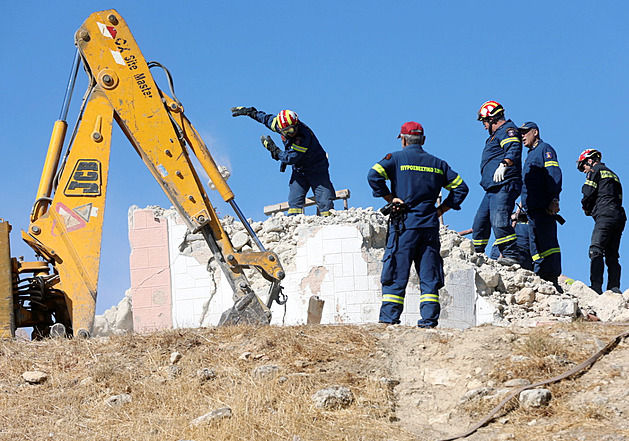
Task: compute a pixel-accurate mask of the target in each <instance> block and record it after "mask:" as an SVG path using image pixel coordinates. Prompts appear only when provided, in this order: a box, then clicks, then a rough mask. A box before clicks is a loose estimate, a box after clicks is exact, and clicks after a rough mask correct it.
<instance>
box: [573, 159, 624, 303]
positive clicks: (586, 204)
mask: <svg viewBox="0 0 629 441" xmlns="http://www.w3.org/2000/svg"><path fill="white" fill-rule="evenodd" d="M601 159H602V155H601V152H599V151H598V150H596V149H587V150H584V151H583V152H582V153H581V154H580V155H579V159H578V160H577V169H578V170H579V171H580V172H583V173H585V184H583V187H582V189H581V192H582V193H583V199H581V206H582V208H583V211H584V212H585V215H586V216H592V217H593V218H594V231H592V241H591V243H590V250H589V256H590V288H592V289H593V290H594V291H596V292H597V293H599V294H602V293H603V272H604V263H605V264H607V289H608V290H611V291H613V292H615V293H618V294H620V293H621V291H620V269H621V268H620V263H619V262H618V259H619V258H620V255H619V254H618V249H619V248H620V238H621V237H622V232H623V230H624V229H625V223H626V222H627V215H626V214H625V209H624V208H623V207H622V185H621V184H620V179H619V178H618V176H617V175H616V174H615V173H614V172H613V171H611V170H610V169H609V168H608V167H607V166H606V165H605V164H604V163H603V162H601Z"/></svg>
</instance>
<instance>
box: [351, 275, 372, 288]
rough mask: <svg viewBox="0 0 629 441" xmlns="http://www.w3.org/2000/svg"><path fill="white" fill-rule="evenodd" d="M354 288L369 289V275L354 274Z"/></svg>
mask: <svg viewBox="0 0 629 441" xmlns="http://www.w3.org/2000/svg"><path fill="white" fill-rule="evenodd" d="M354 289H355V290H356V291H369V276H366V275H365V276H358V275H355V276H354Z"/></svg>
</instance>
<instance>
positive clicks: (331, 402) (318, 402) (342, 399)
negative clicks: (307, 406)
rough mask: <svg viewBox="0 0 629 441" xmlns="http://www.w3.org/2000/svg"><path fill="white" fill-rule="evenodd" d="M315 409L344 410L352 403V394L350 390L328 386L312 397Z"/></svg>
mask: <svg viewBox="0 0 629 441" xmlns="http://www.w3.org/2000/svg"><path fill="white" fill-rule="evenodd" d="M312 401H314V403H315V407H319V408H322V409H326V410H337V409H345V408H346V407H349V406H350V405H351V404H352V403H353V402H354V394H353V393H352V391H351V390H349V389H348V388H346V387H342V386H330V387H328V388H325V389H321V390H320V391H318V392H316V393H315V394H314V395H313V396H312Z"/></svg>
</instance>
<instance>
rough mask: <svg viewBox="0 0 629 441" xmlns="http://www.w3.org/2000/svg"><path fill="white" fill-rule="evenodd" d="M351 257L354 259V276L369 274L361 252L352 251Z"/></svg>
mask: <svg viewBox="0 0 629 441" xmlns="http://www.w3.org/2000/svg"><path fill="white" fill-rule="evenodd" d="M352 258H353V259H354V275H355V276H366V275H367V274H369V272H368V270H367V262H366V261H365V258H364V257H363V255H362V253H354V254H352Z"/></svg>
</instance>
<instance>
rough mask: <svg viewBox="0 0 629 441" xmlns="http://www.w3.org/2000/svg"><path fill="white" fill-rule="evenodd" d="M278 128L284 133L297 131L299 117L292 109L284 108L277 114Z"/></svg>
mask: <svg viewBox="0 0 629 441" xmlns="http://www.w3.org/2000/svg"><path fill="white" fill-rule="evenodd" d="M276 121H277V123H276V124H277V130H278V131H279V132H280V133H282V134H293V133H295V132H296V131H297V124H298V123H299V117H298V116H297V114H296V113H295V112H293V111H292V110H282V111H280V113H278V114H277V117H276Z"/></svg>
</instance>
